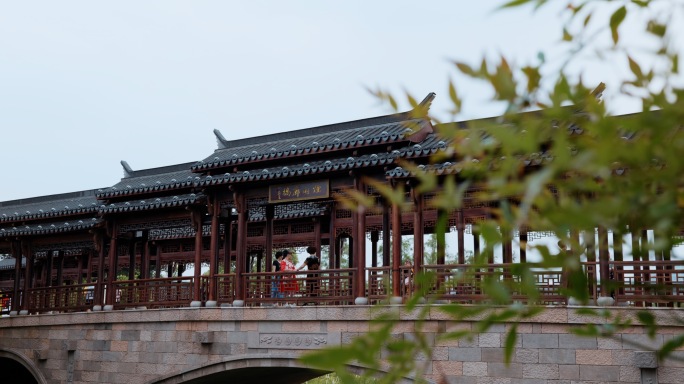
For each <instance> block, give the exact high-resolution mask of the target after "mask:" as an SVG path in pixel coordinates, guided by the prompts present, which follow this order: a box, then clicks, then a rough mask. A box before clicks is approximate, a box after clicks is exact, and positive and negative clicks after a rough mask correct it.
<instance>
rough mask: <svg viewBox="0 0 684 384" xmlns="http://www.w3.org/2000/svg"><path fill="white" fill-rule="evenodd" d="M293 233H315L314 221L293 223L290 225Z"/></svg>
mask: <svg viewBox="0 0 684 384" xmlns="http://www.w3.org/2000/svg"><path fill="white" fill-rule="evenodd" d="M290 230H291V233H292V234H295V233H313V232H314V225H313V223H304V224H293V225H292V226H291V227H290Z"/></svg>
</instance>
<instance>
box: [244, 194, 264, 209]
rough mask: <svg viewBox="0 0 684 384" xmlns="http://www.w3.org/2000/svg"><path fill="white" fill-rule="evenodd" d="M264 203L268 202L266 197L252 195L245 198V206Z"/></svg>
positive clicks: (262, 204)
mask: <svg viewBox="0 0 684 384" xmlns="http://www.w3.org/2000/svg"><path fill="white" fill-rule="evenodd" d="M266 204H268V197H253V198H250V199H247V207H248V208H250V209H251V208H254V207H259V206H265V205H266Z"/></svg>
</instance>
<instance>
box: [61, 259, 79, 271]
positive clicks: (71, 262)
mask: <svg viewBox="0 0 684 384" xmlns="http://www.w3.org/2000/svg"><path fill="white" fill-rule="evenodd" d="M64 268H65V269H66V268H78V260H77V259H76V258H75V257H65V258H64Z"/></svg>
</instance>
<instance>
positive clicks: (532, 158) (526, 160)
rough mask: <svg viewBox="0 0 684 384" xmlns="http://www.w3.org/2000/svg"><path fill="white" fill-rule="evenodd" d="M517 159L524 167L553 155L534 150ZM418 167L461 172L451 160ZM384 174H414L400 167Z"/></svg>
mask: <svg viewBox="0 0 684 384" xmlns="http://www.w3.org/2000/svg"><path fill="white" fill-rule="evenodd" d="M519 161H520V162H521V163H522V165H524V166H525V167H534V166H538V165H541V164H542V163H548V162H550V161H553V156H552V155H551V154H550V153H548V152H534V153H530V154H529V155H527V156H521V157H520V158H519ZM418 169H421V170H423V171H425V172H429V173H436V174H438V175H453V174H458V173H460V172H461V167H460V166H458V165H457V164H456V163H452V162H448V161H447V162H443V163H438V164H429V165H419V166H418ZM385 176H386V177H388V178H393V177H398V178H402V177H409V176H415V174H414V172H412V171H411V170H409V169H404V168H402V167H395V168H393V169H390V170H388V171H387V172H385Z"/></svg>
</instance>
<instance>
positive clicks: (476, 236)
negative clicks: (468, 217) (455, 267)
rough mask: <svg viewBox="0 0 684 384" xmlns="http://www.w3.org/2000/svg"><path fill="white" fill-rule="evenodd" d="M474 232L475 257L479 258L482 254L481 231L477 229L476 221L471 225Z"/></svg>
mask: <svg viewBox="0 0 684 384" xmlns="http://www.w3.org/2000/svg"><path fill="white" fill-rule="evenodd" d="M470 227H471V228H472V232H473V257H475V258H477V257H478V256H480V232H479V231H478V230H477V229H475V223H473V224H472V225H471V226H470Z"/></svg>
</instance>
